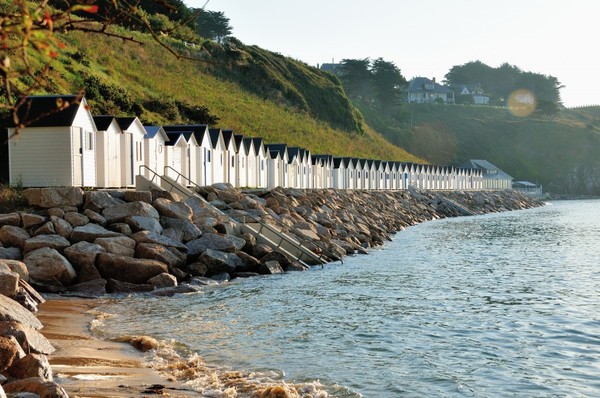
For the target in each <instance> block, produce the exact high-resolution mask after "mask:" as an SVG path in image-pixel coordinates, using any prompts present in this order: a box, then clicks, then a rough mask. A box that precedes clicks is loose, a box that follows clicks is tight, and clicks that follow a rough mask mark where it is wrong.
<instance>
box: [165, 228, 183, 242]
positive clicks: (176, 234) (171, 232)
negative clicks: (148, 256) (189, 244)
mask: <svg viewBox="0 0 600 398" xmlns="http://www.w3.org/2000/svg"><path fill="white" fill-rule="evenodd" d="M162 235H163V236H164V237H166V238H169V239H171V240H174V241H175V242H180V243H183V231H180V230H178V229H175V228H167V229H165V230H164V231H163V233H162Z"/></svg>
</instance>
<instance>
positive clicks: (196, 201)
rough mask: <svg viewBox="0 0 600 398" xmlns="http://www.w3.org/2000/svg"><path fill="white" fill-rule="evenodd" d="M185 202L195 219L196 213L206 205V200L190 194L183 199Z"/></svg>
mask: <svg viewBox="0 0 600 398" xmlns="http://www.w3.org/2000/svg"><path fill="white" fill-rule="evenodd" d="M185 204H187V205H188V206H189V207H190V209H192V218H193V219H195V218H196V215H197V214H198V213H199V212H200V211H201V210H202V209H205V208H206V206H207V203H206V201H204V200H202V199H200V198H199V197H197V196H190V197H189V198H188V199H186V200H185Z"/></svg>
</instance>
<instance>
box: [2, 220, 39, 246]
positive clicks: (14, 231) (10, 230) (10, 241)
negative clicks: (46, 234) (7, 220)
mask: <svg viewBox="0 0 600 398" xmlns="http://www.w3.org/2000/svg"><path fill="white" fill-rule="evenodd" d="M29 238H31V235H29V232H27V231H26V230H24V229H23V228H20V227H15V226H13V225H4V226H3V227H1V228H0V242H2V243H4V245H5V246H14V247H19V248H21V249H22V248H23V245H24V244H25V241H26V240H27V239H29Z"/></svg>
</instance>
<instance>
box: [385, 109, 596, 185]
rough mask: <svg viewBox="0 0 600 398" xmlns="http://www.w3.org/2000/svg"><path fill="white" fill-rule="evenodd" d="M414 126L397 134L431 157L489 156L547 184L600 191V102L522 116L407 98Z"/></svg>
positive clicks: (453, 159) (516, 175) (434, 159)
mask: <svg viewBox="0 0 600 398" xmlns="http://www.w3.org/2000/svg"><path fill="white" fill-rule="evenodd" d="M406 110H407V111H408V112H409V113H410V120H412V127H411V126H410V125H409V126H406V129H404V130H402V131H399V132H397V133H396V136H395V137H393V138H394V139H395V141H396V142H399V143H400V144H401V145H403V146H404V148H405V149H407V150H408V151H410V152H411V153H414V154H416V155H418V156H422V157H424V158H426V159H427V160H429V161H430V162H433V163H441V164H449V163H450V164H458V163H460V162H462V161H464V160H466V159H469V158H472V159H488V160H489V161H491V162H492V163H494V164H496V165H498V166H499V167H500V168H502V169H503V170H505V171H507V172H508V173H509V174H510V175H511V176H513V177H514V178H516V179H518V180H520V179H524V180H530V181H532V182H538V183H541V184H544V186H545V188H546V189H547V190H550V191H553V192H570V193H588V194H592V193H593V194H598V193H600V178H599V177H598V176H599V172H600V156H598V154H599V153H600V108H583V109H577V110H563V111H561V112H560V113H559V115H558V116H557V117H556V118H554V119H553V120H549V119H548V118H547V117H545V116H530V117H527V118H519V117H515V116H512V115H511V114H510V113H509V112H508V111H507V110H506V109H503V108H492V107H481V106H444V105H422V104H407V105H406Z"/></svg>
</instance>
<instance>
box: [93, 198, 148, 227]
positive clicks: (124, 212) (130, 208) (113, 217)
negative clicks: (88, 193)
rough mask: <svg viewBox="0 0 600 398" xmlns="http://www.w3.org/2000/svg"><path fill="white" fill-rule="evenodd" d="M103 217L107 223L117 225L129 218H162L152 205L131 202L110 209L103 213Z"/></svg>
mask: <svg viewBox="0 0 600 398" xmlns="http://www.w3.org/2000/svg"><path fill="white" fill-rule="evenodd" d="M102 215H103V216H104V218H106V222H107V223H109V224H111V223H116V222H123V221H125V219H126V218H127V217H134V216H140V217H152V218H156V219H158V218H159V217H160V216H159V214H158V212H157V211H156V209H155V208H154V207H152V205H150V204H148V203H146V202H139V201H138V202H129V203H123V204H120V205H116V206H113V207H109V208H107V209H104V211H102Z"/></svg>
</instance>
